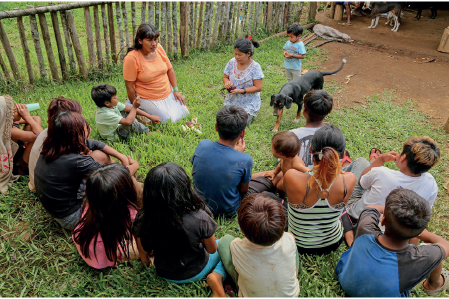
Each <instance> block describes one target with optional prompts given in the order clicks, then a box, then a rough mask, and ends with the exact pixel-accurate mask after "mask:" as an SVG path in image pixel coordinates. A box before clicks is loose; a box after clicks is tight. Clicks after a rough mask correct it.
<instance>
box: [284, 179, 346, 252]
mask: <svg viewBox="0 0 449 299" xmlns="http://www.w3.org/2000/svg"><path fill="white" fill-rule="evenodd" d="M308 174H309V178H310V176H311V174H310V172H308ZM337 177H338V176H337ZM337 177H335V179H334V181H333V182H332V183H331V185H330V186H329V188H327V189H326V190H323V189H322V188H321V184H320V182H319V181H317V183H318V186H319V188H320V191H321V192H320V193H319V194H323V195H327V196H326V198H320V199H318V201H317V202H316V203H315V204H314V205H313V206H311V207H309V206H307V205H306V204H304V202H305V200H306V198H307V195H308V194H309V190H310V186H309V184H307V189H306V194H305V196H304V199H303V202H302V203H299V204H291V203H289V204H288V231H289V232H291V233H292V234H293V235H294V236H295V240H296V245H297V246H298V247H302V248H323V247H327V246H330V245H332V244H334V243H336V242H338V241H340V239H341V238H342V237H343V226H342V224H341V221H340V216H341V213H342V212H343V209H344V208H345V203H344V201H343V200H344V198H345V197H346V194H347V188H346V181H345V177H344V176H343V184H344V196H343V199H342V202H341V203H339V204H337V205H333V206H332V205H330V204H329V202H328V200H327V198H328V197H329V190H330V188H331V187H332V185H333V184H334V182H335V180H336V179H337ZM322 197H324V196H322Z"/></svg>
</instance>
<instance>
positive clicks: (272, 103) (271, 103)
mask: <svg viewBox="0 0 449 299" xmlns="http://www.w3.org/2000/svg"><path fill="white" fill-rule="evenodd" d="M273 105H274V95H272V96H271V101H270V106H273Z"/></svg>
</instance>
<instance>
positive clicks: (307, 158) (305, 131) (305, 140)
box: [290, 127, 321, 169]
mask: <svg viewBox="0 0 449 299" xmlns="http://www.w3.org/2000/svg"><path fill="white" fill-rule="evenodd" d="M320 128H321V127H318V128H306V127H301V128H297V129H293V130H290V132H292V133H294V134H295V135H296V136H298V139H299V142H300V143H301V149H300V150H299V153H298V156H299V157H300V158H301V159H302V160H303V161H304V164H305V165H306V166H307V167H308V168H310V169H312V168H313V160H312V154H311V153H309V147H310V145H311V144H312V138H313V135H314V134H315V132H316V131H318V129H320Z"/></svg>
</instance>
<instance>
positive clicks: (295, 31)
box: [284, 23, 306, 82]
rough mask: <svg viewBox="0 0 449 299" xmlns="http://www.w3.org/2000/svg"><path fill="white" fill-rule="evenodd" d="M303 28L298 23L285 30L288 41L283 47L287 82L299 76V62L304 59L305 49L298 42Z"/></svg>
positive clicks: (302, 44)
mask: <svg viewBox="0 0 449 299" xmlns="http://www.w3.org/2000/svg"><path fill="white" fill-rule="evenodd" d="M302 32H303V28H302V26H301V24H299V23H293V24H291V25H290V26H289V27H288V29H287V36H288V41H287V42H286V43H285V45H284V57H285V60H284V67H285V74H286V77H287V80H288V82H290V81H291V80H293V79H295V78H298V77H300V76H301V60H302V59H304V57H306V48H305V46H304V43H303V42H302V41H300V39H301V35H302Z"/></svg>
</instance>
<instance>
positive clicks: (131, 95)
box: [125, 80, 140, 103]
mask: <svg viewBox="0 0 449 299" xmlns="http://www.w3.org/2000/svg"><path fill="white" fill-rule="evenodd" d="M134 83H136V81H126V80H125V86H126V93H127V95H128V99H129V101H130V102H131V103H134V100H136V99H137V98H139V99H140V96H139V95H138V94H137V92H136V89H135V88H134Z"/></svg>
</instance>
